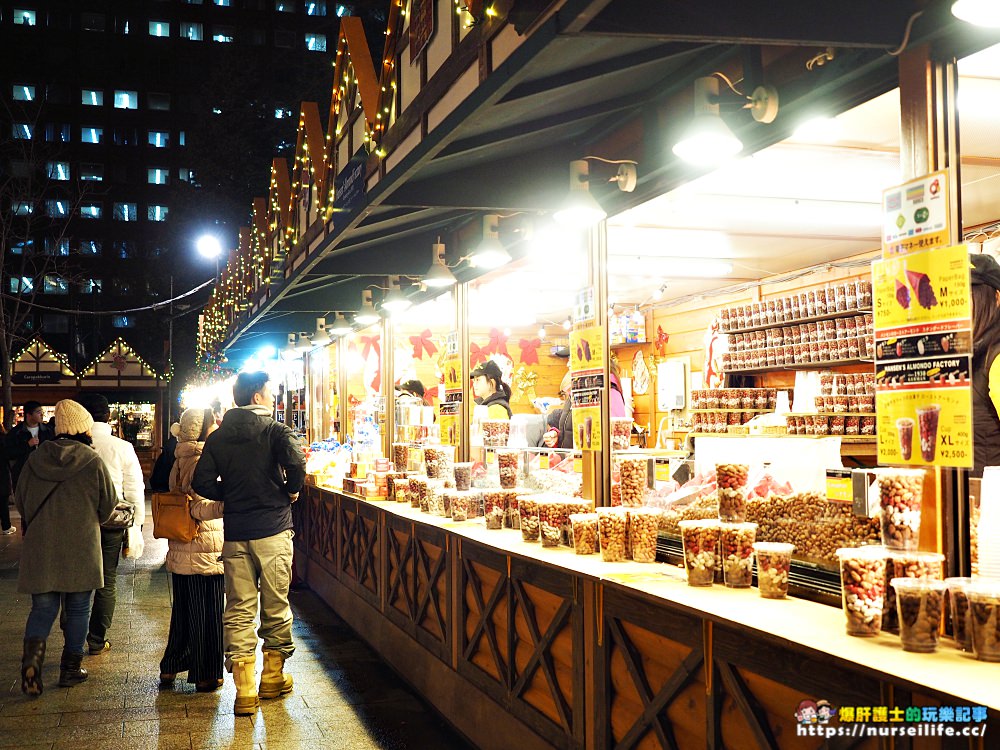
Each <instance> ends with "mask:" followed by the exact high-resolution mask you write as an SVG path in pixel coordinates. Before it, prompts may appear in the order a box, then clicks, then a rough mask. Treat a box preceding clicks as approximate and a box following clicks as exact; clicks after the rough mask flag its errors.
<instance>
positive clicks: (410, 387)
mask: <svg viewBox="0 0 1000 750" xmlns="http://www.w3.org/2000/svg"><path fill="white" fill-rule="evenodd" d="M396 390H397V391H399V393H400V394H405V395H407V396H413V397H414V398H419V399H420V400H421V401H423V400H424V393H425V391H424V384H423V383H421V382H420V381H419V380H407V381H406V382H405V383H400V384H399V385H397V386H396Z"/></svg>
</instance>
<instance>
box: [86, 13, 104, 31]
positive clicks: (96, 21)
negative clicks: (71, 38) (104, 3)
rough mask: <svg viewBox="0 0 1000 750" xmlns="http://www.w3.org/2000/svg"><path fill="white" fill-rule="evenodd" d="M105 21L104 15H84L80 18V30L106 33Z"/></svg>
mask: <svg viewBox="0 0 1000 750" xmlns="http://www.w3.org/2000/svg"><path fill="white" fill-rule="evenodd" d="M104 27H105V19H104V14H103V13H83V14H81V16H80V28H81V29H83V30H84V31H104Z"/></svg>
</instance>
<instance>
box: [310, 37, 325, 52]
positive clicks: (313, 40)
mask: <svg viewBox="0 0 1000 750" xmlns="http://www.w3.org/2000/svg"><path fill="white" fill-rule="evenodd" d="M306 49H307V50H309V51H310V52H326V34H306Z"/></svg>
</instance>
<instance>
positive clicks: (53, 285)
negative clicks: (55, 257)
mask: <svg viewBox="0 0 1000 750" xmlns="http://www.w3.org/2000/svg"><path fill="white" fill-rule="evenodd" d="M42 294H69V282H68V281H66V279H64V278H63V277H62V276H59V275H58V274H54V273H47V274H45V276H44V277H43V278H42Z"/></svg>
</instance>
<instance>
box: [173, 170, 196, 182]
mask: <svg viewBox="0 0 1000 750" xmlns="http://www.w3.org/2000/svg"><path fill="white" fill-rule="evenodd" d="M177 179H179V180H184V182H194V170H193V169H188V168H187V167H181V168H180V169H178V170H177Z"/></svg>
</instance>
